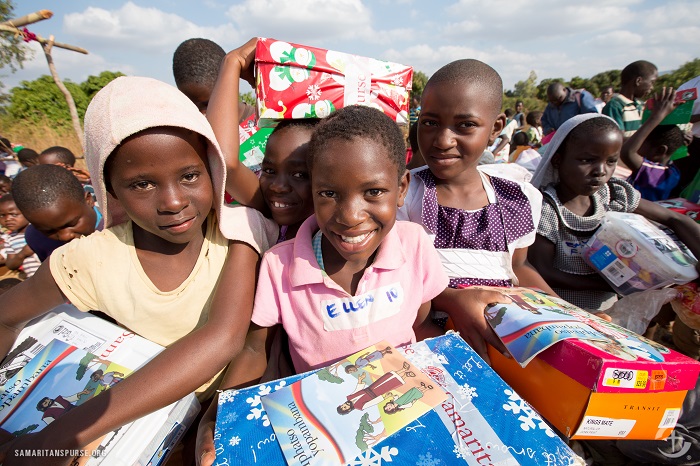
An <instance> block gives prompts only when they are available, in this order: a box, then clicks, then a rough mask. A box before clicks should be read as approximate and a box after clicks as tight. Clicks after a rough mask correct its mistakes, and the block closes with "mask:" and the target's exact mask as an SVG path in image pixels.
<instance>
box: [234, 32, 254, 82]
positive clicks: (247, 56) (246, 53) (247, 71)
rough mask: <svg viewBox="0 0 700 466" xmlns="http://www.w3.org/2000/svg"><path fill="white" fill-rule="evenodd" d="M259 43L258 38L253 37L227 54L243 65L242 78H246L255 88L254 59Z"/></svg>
mask: <svg viewBox="0 0 700 466" xmlns="http://www.w3.org/2000/svg"><path fill="white" fill-rule="evenodd" d="M257 43H258V38H257V37H253V38H252V39H250V40H249V41H248V42H246V43H245V44H243V45H241V46H240V47H238V48H237V49H235V50H232V51H230V52H229V53H228V54H227V55H228V56H229V57H232V58H234V59H235V60H237V61H238V63H239V64H240V67H241V78H242V79H245V80H246V82H247V83H248V84H250V86H251V87H252V88H253V89H255V75H254V73H253V69H254V66H253V61H254V59H255V47H256V45H257Z"/></svg>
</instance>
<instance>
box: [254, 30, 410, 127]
mask: <svg viewBox="0 0 700 466" xmlns="http://www.w3.org/2000/svg"><path fill="white" fill-rule="evenodd" d="M255 76H256V100H257V114H258V118H259V121H258V124H259V126H260V127H264V126H272V125H274V122H275V121H276V120H279V119H286V118H324V117H327V116H328V115H330V114H331V113H332V112H334V111H335V110H338V109H340V108H342V107H344V106H347V105H353V104H359V105H368V106H371V107H375V108H378V109H379V110H381V111H383V112H384V113H385V114H387V115H388V116H389V117H390V118H391V119H392V120H394V121H396V122H397V123H399V124H408V105H409V92H410V91H411V86H412V82H413V68H412V67H410V66H405V65H400V64H398V63H391V62H386V61H380V60H375V59H372V58H365V57H360V56H357V55H350V54H347V53H342V52H335V51H333V50H325V49H320V48H316V47H308V46H305V45H298V44H292V43H288V42H283V41H278V40H275V39H265V38H260V39H258V44H257V48H256V51H255Z"/></svg>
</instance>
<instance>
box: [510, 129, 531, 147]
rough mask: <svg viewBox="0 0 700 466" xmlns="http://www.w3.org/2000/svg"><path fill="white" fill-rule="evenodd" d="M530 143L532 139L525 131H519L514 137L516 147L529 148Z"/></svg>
mask: <svg viewBox="0 0 700 466" xmlns="http://www.w3.org/2000/svg"><path fill="white" fill-rule="evenodd" d="M529 143H530V137H529V136H528V135H527V133H526V132H525V131H518V132H517V133H515V134H514V135H513V145H514V146H527V145H528V144H529Z"/></svg>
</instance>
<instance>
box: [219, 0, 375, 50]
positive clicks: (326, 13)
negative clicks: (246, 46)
mask: <svg viewBox="0 0 700 466" xmlns="http://www.w3.org/2000/svg"><path fill="white" fill-rule="evenodd" d="M227 16H228V17H229V18H230V19H231V20H232V21H233V22H234V23H235V24H236V25H237V26H238V28H239V29H240V31H241V33H242V34H243V36H248V37H252V36H256V35H257V36H267V37H274V38H277V39H284V40H289V41H292V42H301V43H307V44H309V45H310V44H315V43H318V42H319V40H329V39H330V40H333V41H337V40H343V39H357V38H362V37H371V35H372V31H371V28H370V24H371V20H372V18H371V12H370V10H369V9H368V8H367V7H365V5H364V4H363V3H362V2H361V1H360V0H245V1H243V2H241V3H240V4H238V5H234V6H232V7H231V8H229V10H228V12H227Z"/></svg>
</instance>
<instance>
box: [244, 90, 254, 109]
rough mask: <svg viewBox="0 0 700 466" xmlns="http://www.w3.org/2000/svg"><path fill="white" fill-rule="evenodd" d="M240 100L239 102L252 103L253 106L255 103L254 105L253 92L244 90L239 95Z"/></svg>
mask: <svg viewBox="0 0 700 466" xmlns="http://www.w3.org/2000/svg"><path fill="white" fill-rule="evenodd" d="M240 100H241V102H245V103H247V104H248V105H252V106H253V107H255V105H256V103H255V94H253V93H252V92H244V93H243V94H241V95H240Z"/></svg>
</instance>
